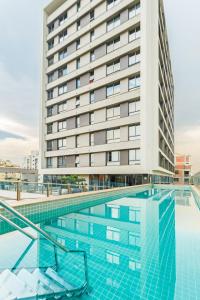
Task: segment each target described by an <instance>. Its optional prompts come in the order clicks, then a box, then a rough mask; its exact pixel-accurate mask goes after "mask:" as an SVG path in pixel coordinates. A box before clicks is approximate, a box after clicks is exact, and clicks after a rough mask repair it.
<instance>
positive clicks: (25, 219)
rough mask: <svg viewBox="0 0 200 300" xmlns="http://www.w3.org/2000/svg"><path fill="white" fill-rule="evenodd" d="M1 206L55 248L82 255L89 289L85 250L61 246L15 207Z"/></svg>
mask: <svg viewBox="0 0 200 300" xmlns="http://www.w3.org/2000/svg"><path fill="white" fill-rule="evenodd" d="M0 206H2V207H3V208H4V209H6V210H7V211H9V212H11V213H12V214H13V215H14V216H16V217H17V218H19V219H20V221H22V222H23V223H24V224H26V225H28V226H29V227H31V228H32V229H34V230H35V231H37V232H38V233H40V234H41V235H42V236H43V237H45V239H47V240H48V241H49V242H50V243H51V244H53V246H57V247H58V248H60V249H61V250H63V251H64V252H65V253H82V254H83V257H84V267H85V283H84V285H83V287H85V286H86V285H87V287H88V288H89V277H88V265H87V253H86V251H84V250H69V249H67V248H66V247H65V246H63V245H62V244H60V243H59V242H57V240H56V239H54V238H52V237H51V236H50V235H49V234H48V233H46V232H45V231H44V230H42V229H41V228H39V227H38V226H37V225H35V224H34V223H33V222H31V221H30V220H29V219H28V218H26V217H25V216H24V215H22V214H21V213H20V212H18V211H17V210H16V209H14V208H13V207H11V206H10V205H9V204H7V203H5V202H4V201H2V200H0ZM1 217H3V218H4V220H5V221H6V222H8V221H9V222H10V225H11V224H12V225H13V226H14V227H15V228H16V229H17V230H19V231H20V232H22V233H24V234H26V235H29V234H27V233H26V232H25V231H24V230H23V229H21V228H20V227H19V226H18V225H16V224H15V223H13V222H12V221H10V220H8V219H7V218H6V217H4V216H2V215H1ZM29 237H30V238H31V239H35V238H34V237H33V236H32V235H30V236H29Z"/></svg>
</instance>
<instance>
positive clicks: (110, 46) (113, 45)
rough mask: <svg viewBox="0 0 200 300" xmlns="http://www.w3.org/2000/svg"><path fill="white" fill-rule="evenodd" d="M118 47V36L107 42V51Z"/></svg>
mask: <svg viewBox="0 0 200 300" xmlns="http://www.w3.org/2000/svg"><path fill="white" fill-rule="evenodd" d="M119 47H120V37H117V38H115V39H114V40H112V41H110V42H108V43H107V53H110V52H112V51H114V50H116V49H118V48H119Z"/></svg>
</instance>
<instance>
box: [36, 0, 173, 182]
mask: <svg viewBox="0 0 200 300" xmlns="http://www.w3.org/2000/svg"><path fill="white" fill-rule="evenodd" d="M43 49H44V50H43V70H42V74H43V86H42V104H41V111H42V116H41V136H40V151H41V174H42V175H43V177H44V181H53V182H54V181H57V182H59V180H60V177H61V176H63V175H70V174H77V175H80V176H84V177H85V178H86V179H87V180H88V182H90V183H91V184H98V185H107V184H108V185H114V184H117V185H123V184H126V185H127V184H135V183H136V184H138V183H147V182H149V181H154V182H155V181H156V182H161V181H162V182H168V181H170V180H171V178H172V175H173V174H174V84H173V76H172V68H171V61H170V53H169V45H168V37H167V30H166V21H165V14H164V7H163V1H162V0H151V1H149V0H140V1H138V0H136V1H134V0H121V1H120V0H81V1H77V0H54V1H52V2H51V3H50V4H49V5H48V6H47V7H46V8H45V9H44V44H43Z"/></svg>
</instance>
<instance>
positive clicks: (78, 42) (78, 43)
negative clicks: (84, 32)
mask: <svg viewBox="0 0 200 300" xmlns="http://www.w3.org/2000/svg"><path fill="white" fill-rule="evenodd" d="M80 46H81V42H80V39H78V40H77V41H76V50H78V49H80Z"/></svg>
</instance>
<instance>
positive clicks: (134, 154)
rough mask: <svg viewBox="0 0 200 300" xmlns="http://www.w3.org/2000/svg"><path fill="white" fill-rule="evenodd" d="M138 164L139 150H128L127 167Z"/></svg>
mask: <svg viewBox="0 0 200 300" xmlns="http://www.w3.org/2000/svg"><path fill="white" fill-rule="evenodd" d="M136 164H140V149H132V150H129V165H136Z"/></svg>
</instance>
